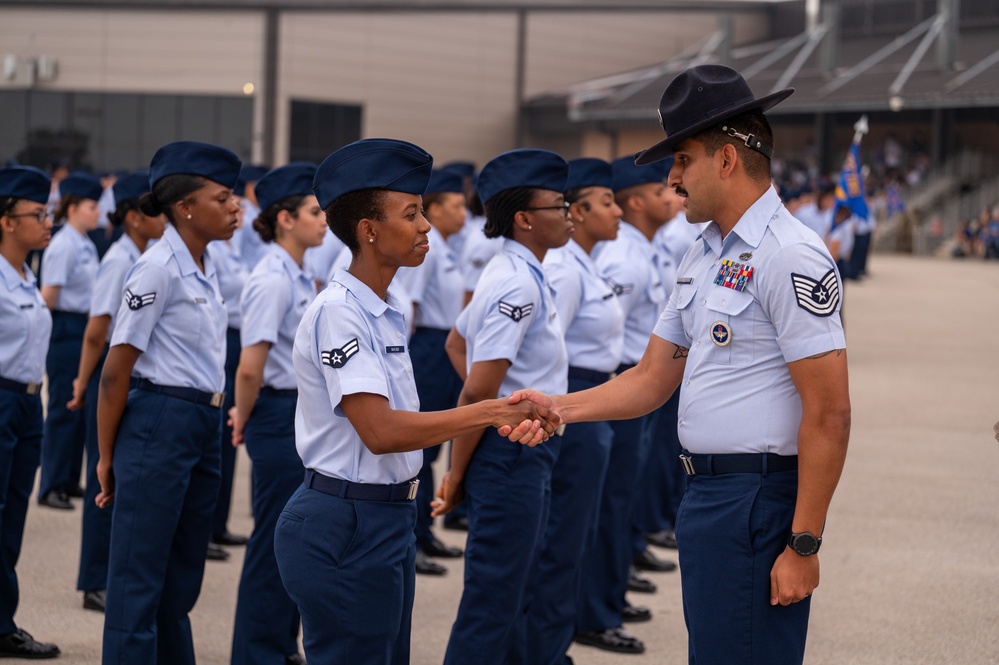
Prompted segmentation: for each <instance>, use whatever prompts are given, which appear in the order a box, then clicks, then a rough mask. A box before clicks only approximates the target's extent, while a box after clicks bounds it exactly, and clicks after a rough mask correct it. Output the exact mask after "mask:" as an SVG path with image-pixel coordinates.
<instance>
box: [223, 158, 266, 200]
mask: <svg viewBox="0 0 999 665" xmlns="http://www.w3.org/2000/svg"><path fill="white" fill-rule="evenodd" d="M270 170H271V169H270V167H269V166H264V165H263V164H247V165H246V166H244V167H243V168H242V169H240V171H239V179H237V180H236V186H235V187H233V188H232V191H233V193H234V194H235V195H236V196H245V195H246V185H247V184H249V183H251V182H259V180H260V179H261V178H263V177H264V174H266V173H267V172H268V171H270ZM254 191H256V189H254Z"/></svg>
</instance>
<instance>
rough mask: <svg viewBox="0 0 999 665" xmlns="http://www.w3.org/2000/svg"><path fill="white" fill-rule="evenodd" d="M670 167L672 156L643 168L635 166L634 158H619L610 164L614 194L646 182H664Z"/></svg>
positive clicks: (671, 165)
mask: <svg viewBox="0 0 999 665" xmlns="http://www.w3.org/2000/svg"><path fill="white" fill-rule="evenodd" d="M672 167H673V157H672V155H670V156H669V157H665V158H663V159H662V160H661V161H658V162H653V163H651V164H646V165H644V166H639V165H637V164H635V158H634V157H631V156H628V157H619V158H617V159H615V160H614V161H613V162H611V169H612V170H613V172H614V187H613V189H614V191H615V192H620V191H621V190H622V189H628V188H629V187H634V186H636V185H644V184H645V183H647V182H665V180H666V178H667V177H668V176H669V170H670V169H671V168H672Z"/></svg>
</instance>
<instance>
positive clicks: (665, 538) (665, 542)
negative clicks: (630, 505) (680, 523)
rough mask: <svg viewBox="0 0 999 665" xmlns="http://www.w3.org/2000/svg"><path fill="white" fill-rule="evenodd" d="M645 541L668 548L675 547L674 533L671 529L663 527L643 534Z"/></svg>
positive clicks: (673, 548)
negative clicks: (660, 529)
mask: <svg viewBox="0 0 999 665" xmlns="http://www.w3.org/2000/svg"><path fill="white" fill-rule="evenodd" d="M645 542H647V543H648V544H650V545H655V546H656V547H665V548H666V549H668V550H675V549H676V534H674V533H673V529H663V530H662V531H653V532H652V533H647V534H645Z"/></svg>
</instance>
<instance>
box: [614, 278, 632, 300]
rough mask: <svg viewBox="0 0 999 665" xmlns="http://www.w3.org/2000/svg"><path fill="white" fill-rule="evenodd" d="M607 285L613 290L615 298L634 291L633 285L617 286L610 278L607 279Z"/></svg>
mask: <svg viewBox="0 0 999 665" xmlns="http://www.w3.org/2000/svg"><path fill="white" fill-rule="evenodd" d="M607 283H608V284H609V285H610V287H611V289H613V291H614V295H616V296H623V295H625V294H627V293H631V292H632V291H634V290H635V285H634V284H618V283H617V282H615V281H614V280H613V279H611V278H610V277H608V278H607Z"/></svg>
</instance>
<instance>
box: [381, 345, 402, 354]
mask: <svg viewBox="0 0 999 665" xmlns="http://www.w3.org/2000/svg"><path fill="white" fill-rule="evenodd" d="M405 352H406V347H405V346H386V347H385V353H405Z"/></svg>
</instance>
